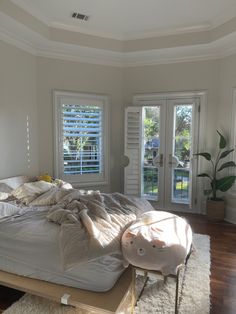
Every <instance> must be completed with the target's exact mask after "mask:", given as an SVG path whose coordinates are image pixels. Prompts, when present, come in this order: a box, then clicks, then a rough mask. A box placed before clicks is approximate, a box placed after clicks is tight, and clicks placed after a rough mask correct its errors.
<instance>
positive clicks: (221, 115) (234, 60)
mask: <svg viewBox="0 0 236 314" xmlns="http://www.w3.org/2000/svg"><path fill="white" fill-rule="evenodd" d="M235 87H236V55H234V56H230V57H228V58H225V59H223V60H221V61H220V94H221V97H220V104H219V108H218V127H219V129H221V130H222V131H224V133H225V134H227V135H228V137H229V138H230V136H231V126H232V122H233V121H232V120H233V116H232V112H233V106H232V105H233V88H235ZM231 157H232V155H231ZM227 205H228V206H227V212H226V218H227V219H228V220H229V221H232V222H234V223H236V194H235V192H233V193H232V192H229V193H227Z"/></svg>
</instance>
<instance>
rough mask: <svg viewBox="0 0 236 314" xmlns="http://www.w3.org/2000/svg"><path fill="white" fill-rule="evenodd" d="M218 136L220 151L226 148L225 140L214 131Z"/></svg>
mask: <svg viewBox="0 0 236 314" xmlns="http://www.w3.org/2000/svg"><path fill="white" fill-rule="evenodd" d="M216 132H217V133H218V134H219V136H220V142H219V148H220V149H222V148H225V147H226V144H227V143H226V139H225V138H224V136H223V135H222V134H221V133H220V132H219V131H218V130H217V131H216Z"/></svg>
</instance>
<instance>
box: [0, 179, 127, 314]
mask: <svg viewBox="0 0 236 314" xmlns="http://www.w3.org/2000/svg"><path fill="white" fill-rule="evenodd" d="M30 181H35V177H28V176H17V177H11V178H7V179H2V180H0V183H5V184H7V185H8V186H10V187H12V188H17V187H18V186H19V185H21V184H23V183H26V182H30ZM0 284H1V285H3V286H6V287H10V288H14V289H17V290H20V291H24V292H27V293H30V294H33V295H37V296H40V297H44V298H46V299H49V300H53V301H56V302H59V303H61V304H66V305H71V306H74V307H77V308H80V309H83V310H87V311H91V312H92V313H98V314H99V313H101V314H102V313H103V314H112V313H113V314H114V313H116V314H117V313H121V312H122V313H129V312H130V306H131V289H132V270H131V268H130V267H129V268H128V269H126V271H125V272H124V273H123V274H122V275H121V277H120V278H119V279H118V281H117V282H116V284H115V286H114V287H113V288H112V289H111V290H109V291H107V292H92V291H87V290H83V289H77V288H72V287H67V286H63V285H59V284H54V283H50V282H47V281H43V280H39V279H32V278H28V277H24V276H19V275H15V274H12V273H8V272H4V271H0Z"/></svg>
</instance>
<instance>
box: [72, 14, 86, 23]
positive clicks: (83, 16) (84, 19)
mask: <svg viewBox="0 0 236 314" xmlns="http://www.w3.org/2000/svg"><path fill="white" fill-rule="evenodd" d="M71 16H72V17H73V18H74V19H78V20H81V21H88V19H89V15H86V14H82V13H78V12H73V13H72V15H71Z"/></svg>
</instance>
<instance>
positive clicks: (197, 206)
mask: <svg viewBox="0 0 236 314" xmlns="http://www.w3.org/2000/svg"><path fill="white" fill-rule="evenodd" d="M178 98H179V99H184V98H193V99H195V100H196V101H199V103H200V106H199V110H200V112H199V119H198V134H195V136H196V137H197V138H196V140H197V142H198V147H197V150H195V151H194V153H198V152H199V151H204V150H205V148H206V142H205V136H204V134H205V131H206V103H207V91H206V90H200V91H188V92H160V93H149V94H136V95H134V96H133V102H132V104H133V105H134V106H145V105H146V106H148V105H150V106H151V105H155V104H157V103H158V102H159V103H160V102H166V103H167V101H169V100H176V99H178ZM193 158H194V159H197V156H194V157H193ZM195 167H196V168H195V169H194V171H195V173H198V172H199V169H201V168H202V160H201V159H200V158H198V159H197V161H196V163H195ZM192 195H194V198H193V199H192V204H191V212H194V213H202V210H201V207H202V206H201V205H202V202H203V200H204V199H203V184H202V182H201V180H199V181H197V180H193V185H192ZM153 205H154V206H155V202H153ZM183 211H187V210H186V209H183ZM188 212H189V210H188Z"/></svg>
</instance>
